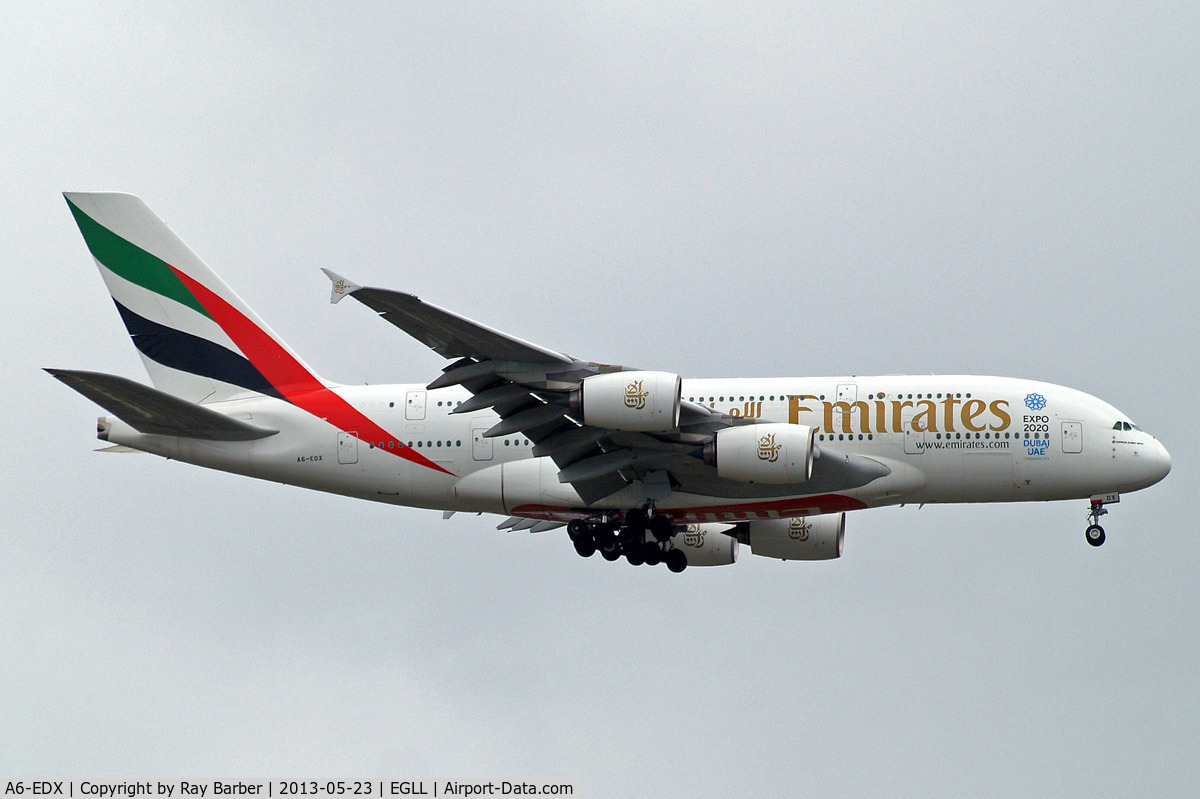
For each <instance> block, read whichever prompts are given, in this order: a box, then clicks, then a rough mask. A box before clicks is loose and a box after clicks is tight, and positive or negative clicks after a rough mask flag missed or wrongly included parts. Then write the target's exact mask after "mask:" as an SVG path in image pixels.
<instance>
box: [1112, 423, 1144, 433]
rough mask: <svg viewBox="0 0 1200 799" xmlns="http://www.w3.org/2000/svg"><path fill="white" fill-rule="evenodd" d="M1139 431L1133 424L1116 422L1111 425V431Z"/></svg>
mask: <svg viewBox="0 0 1200 799" xmlns="http://www.w3.org/2000/svg"><path fill="white" fill-rule="evenodd" d="M1141 429H1142V428H1140V427H1138V426H1137V425H1136V424H1134V423H1133V422H1117V423H1116V424H1114V425H1113V430H1137V431H1139V432H1140V431H1141Z"/></svg>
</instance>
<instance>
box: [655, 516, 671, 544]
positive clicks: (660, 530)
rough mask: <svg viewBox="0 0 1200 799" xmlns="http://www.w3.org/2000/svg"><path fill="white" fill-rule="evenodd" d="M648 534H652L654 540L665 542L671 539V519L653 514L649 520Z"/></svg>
mask: <svg viewBox="0 0 1200 799" xmlns="http://www.w3.org/2000/svg"><path fill="white" fill-rule="evenodd" d="M650 532H651V533H653V534H654V538H655V540H658V541H666V540H667V539H668V538H670V537H671V532H672V530H671V517H670V516H664V515H662V514H655V515H654V516H653V517H652V518H651V519H650Z"/></svg>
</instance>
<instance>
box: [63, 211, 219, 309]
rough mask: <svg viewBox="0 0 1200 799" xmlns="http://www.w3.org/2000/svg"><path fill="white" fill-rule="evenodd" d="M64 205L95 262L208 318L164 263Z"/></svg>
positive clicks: (81, 213)
mask: <svg viewBox="0 0 1200 799" xmlns="http://www.w3.org/2000/svg"><path fill="white" fill-rule="evenodd" d="M67 205H69V206H70V207H71V213H72V214H73V215H74V216H75V224H77V225H79V232H80V233H82V234H83V240H84V241H86V242H87V247H88V249H89V250H91V251H92V255H94V256H95V257H96V260H97V261H99V262H100V263H102V264H104V265H105V266H106V267H108V268H109V269H111V270H112V271H113V272H115V273H116V274H118V275H120V276H121V277H123V278H125V279H126V280H128V281H129V282H131V283H136V284H137V285H139V286H141V287H142V288H146V289H149V290H150V291H153V292H154V293H156V294H161V295H162V296H164V297H167V298H168V299H172V300H175V301H176V302H178V303H180V304H182V305H186V306H187V307H189V308H191V309H193V310H195V311H198V312H199V313H202V314H204V315H205V316H209V313H208V311H206V310H204V306H202V305H201V304H200V302H199V301H198V300H197V299H196V298H195V297H194V296H192V293H191V292H190V291H188V290H187V287H185V286H184V285H183V282H182V281H180V279H179V278H178V277H176V275H175V273H174V272H172V271H171V267H169V266H168V265H167V262H166V261H164V260H162V259H161V258H158V257H156V256H154V255H151V254H150V253H148V252H146V251H145V250H143V249H142V248H141V247H138V246H137V245H136V244H131V243H130V242H128V241H126V240H125V239H123V238H121V237H120V236H118V235H117V234H116V233H113V232H112V231H111V230H109V229H108V228H106V227H104V226H103V225H101V224H100V223H99V222H97V221H96V220H94V219H92V218H91V217H90V216H88V215H87V214H85V213H84V212H83V211H81V210H79V208H78V207H76V205H75V203H73V202H71V201H70V200H67ZM209 318H212V317H211V316H209Z"/></svg>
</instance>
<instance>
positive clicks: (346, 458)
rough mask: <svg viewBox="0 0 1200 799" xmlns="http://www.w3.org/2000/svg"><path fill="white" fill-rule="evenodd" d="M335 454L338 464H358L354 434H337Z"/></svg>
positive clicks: (356, 439) (356, 440) (356, 438)
mask: <svg viewBox="0 0 1200 799" xmlns="http://www.w3.org/2000/svg"><path fill="white" fill-rule="evenodd" d="M326 441H328V439H326ZM337 453H338V463H358V436H356V435H355V434H354V433H338V438H337Z"/></svg>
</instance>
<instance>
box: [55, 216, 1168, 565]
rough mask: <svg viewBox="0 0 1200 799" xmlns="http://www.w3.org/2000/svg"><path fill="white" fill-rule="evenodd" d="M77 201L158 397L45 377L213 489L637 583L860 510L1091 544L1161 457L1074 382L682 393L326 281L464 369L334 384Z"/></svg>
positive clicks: (79, 377)
mask: <svg viewBox="0 0 1200 799" xmlns="http://www.w3.org/2000/svg"><path fill="white" fill-rule="evenodd" d="M65 197H66V200H67V204H68V206H69V207H70V210H71V213H72V214H73V215H74V217H75V221H76V223H77V224H78V226H79V229H80V231H81V232H82V234H83V238H84V241H85V242H86V244H87V247H88V249H89V250H90V251H91V254H92V256H93V258H94V260H95V262H96V265H97V267H98V268H99V270H100V274H101V276H102V277H103V279H104V282H105V284H106V286H107V287H108V290H109V293H110V294H111V295H112V298H113V300H114V302H115V303H116V305H117V310H118V312H119V313H120V316H121V319H122V321H123V322H124V323H125V327H126V328H127V329H128V331H129V333H130V335H131V337H132V338H133V342H134V345H135V346H136V347H137V350H138V352H139V354H140V355H141V357H142V361H143V363H144V364H145V366H146V370H147V371H148V372H149V375H150V379H151V382H152V383H153V384H154V387H153V388H151V387H149V386H146V385H143V384H141V383H138V382H135V381H132V380H129V379H126V378H124V377H118V376H115V375H107V374H101V373H97V372H85V371H76V370H64V369H49V370H47V371H49V372H50V373H51V374H52V375H53V376H54V377H56V378H58V379H59V380H61V381H62V382H64V383H66V384H67V385H68V386H70V387H71V388H74V389H75V390H77V391H79V392H80V393H81V394H83V395H84V396H86V397H88V398H89V399H91V400H93V401H95V402H96V403H97V404H99V405H100V406H102V407H103V408H104V409H105V410H107V411H108V412H109V414H110V415H108V416H102V417H100V419H99V421H98V423H97V434H98V436H99V438H100V439H101V440H102V441H105V442H109V444H111V445H112V446H110V447H109V449H111V450H119V451H128V450H137V451H141V452H149V453H153V454H155V455H161V456H163V457H166V458H173V459H175V460H180V461H185V462H188V463H193V464H196V465H199V466H205V467H208V468H212V469H220V470H222V471H227V472H234V473H237V474H243V475H248V476H251V477H258V478H262V479H266V480H273V481H276V482H280V483H286V484H290V485H296V486H302V487H305V488H312V489H317V490H320V491H328V492H332V493H336V494H344V495H347V496H352V497H358V498H360V499H369V500H374V501H376V502H387V503H391V504H395V505H408V506H413V507H419V508H430V509H435V510H441V511H444V512H445V514H446V515H448V514H450V513H453V512H456V511H465V512H472V513H494V514H502V515H503V516H504V517H505V519H504V520H503V521H502V522H501V523H500V525H499V527H500V528H501V529H510V530H523V529H529V530H532V531H535V532H540V531H545V530H551V529H556V528H560V527H566V531H567V534H568V536H569V537H570V539H571V541H572V543H573V544H574V547H575V549H576V551H577V552H578V553H579V554H580V555H583V556H585V557H588V556H591V555H594V554H595V553H597V552H599V553H601V555H602V556H603V557H604V558H606V559H608V560H617V559H619V558H622V557H623V558H625V559H626V560H627V561H628V562H629V563H631V564H634V565H641V564H650V565H655V564H657V563H665V564H666V565H667V567H668V568H669V569H670V570H671V571H675V572H678V571H682V570H683V569H685V568H686V567H688V566H713V565H724V564H730V563H733V562H734V561H736V560H737V557H738V552H739V545H741V544H746V545H749V547H750V550H751V552H752V553H753V554H755V555H765V556H767V557H772V558H780V559H784V560H823V559H829V558H837V557H839V556H840V555H841V554H842V546H843V539H844V533H845V524H846V521H845V519H846V513H847V512H848V511H853V510H861V509H864V508H874V507H881V506H885V505H899V504H908V503H935V502H1023V501H1044V500H1068V499H1086V500H1088V501H1089V505H1088V519H1089V524H1088V526H1087V529H1086V539H1087V541H1088V543H1089V544H1092V545H1093V546H1099V545H1101V544H1102V543H1104V538H1105V534H1104V530H1103V529H1102V528H1101V527H1100V524H1099V521H1100V517H1101V516H1102V515H1103V514H1105V513H1107V509H1106V508H1105V506H1106V505H1108V504H1111V503H1114V502H1117V501H1119V499H1120V495H1121V494H1122V493H1125V492H1130V491H1137V490H1138V489H1142V488H1146V487H1147V486H1150V485H1153V484H1155V483H1157V482H1158V481H1160V480H1162V479H1163V478H1164V477H1165V476H1166V475H1167V473H1168V472H1169V471H1170V469H1171V459H1170V456H1169V455H1168V454H1167V450H1166V449H1165V448H1164V447H1163V445H1162V444H1160V443H1159V442H1158V441H1157V440H1156V439H1155V438H1154V437H1153V436H1151V435H1150V434H1148V433H1146V432H1143V431H1142V430H1141V429H1139V428H1138V427H1137V426H1136V425H1134V424H1133V423H1132V422H1131V421H1130V419H1129V417H1128V416H1126V415H1125V414H1124V413H1121V412H1120V411H1118V410H1117V409H1116V408H1114V407H1113V406H1112V405H1109V404H1108V403H1106V402H1104V401H1102V400H1099V399H1097V398H1096V397H1093V396H1090V395H1088V394H1085V393H1083V392H1081V391H1076V390H1074V389H1070V388H1064V387H1062V386H1057V385H1052V384H1049V383H1042V382H1037V381H1033V380H1022V379H1014V378H1005V377H979V376H969V375H942V376H921V377H910V376H886V377H857V376H856V377H805V378H777V379H683V378H681V377H679V376H678V375H675V374H671V373H667V372H660V371H642V370H637V369H632V368H629V367H624V366H616V365H609V364H602V363H596V362H593V361H586V360H581V359H579V358H574V357H571V356H569V355H564V354H563V353H560V352H555V351H554V350H550V349H546V348H545V347H541V346H538V345H537V344H533V343H530V342H528V341H523V340H521V339H519V338H516V337H513V336H510V335H507V334H505V333H502V332H500V331H498V330H494V329H492V328H490V327H487V326H485V325H482V324H479V323H478V322H473V321H471V320H469V319H467V318H465V317H462V316H459V315H457V314H454V313H452V312H450V311H447V310H444V309H442V308H439V307H437V306H435V305H432V304H430V303H427V302H424V301H423V300H421V299H418V298H417V297H415V296H413V295H411V294H405V293H401V292H397V291H389V290H386V289H379V288H370V287H363V286H359V285H356V284H354V283H352V282H350V281H349V280H347V279H346V278H344V277H342V276H340V275H337V274H335V273H333V272H330V271H328V270H325V271H326V274H327V275H328V276H329V278H330V279H331V280H332V282H333V289H332V294H331V299H332V301H333V302H335V303H336V302H338V301H340V300H342V299H344V298H345V297H353V298H354V299H355V300H357V301H358V302H360V303H362V304H363V305H365V306H367V307H368V308H370V309H371V310H373V311H375V312H376V313H377V314H379V315H380V316H381V317H382V318H383V319H384V320H385V321H387V322H390V323H391V324H393V325H395V326H396V327H398V328H400V329H401V330H403V331H404V332H406V333H408V334H409V335H411V336H413V337H414V338H416V339H417V340H418V341H420V342H421V343H422V344H424V345H426V346H427V347H429V348H431V349H433V350H434V351H435V352H437V353H438V354H440V355H442V356H444V357H445V358H446V359H448V360H449V363H448V364H447V365H446V367H445V368H444V369H443V370H442V372H441V374H439V375H437V376H436V377H434V379H433V380H432V381H430V382H429V383H427V384H403V385H372V386H346V385H338V384H336V383H332V382H329V381H327V380H324V379H322V378H320V377H318V376H317V375H316V374H315V373H314V372H313V371H312V370H311V369H310V368H309V367H308V366H306V365H305V364H304V362H303V361H302V360H301V359H300V357H299V356H298V355H296V354H295V353H294V352H293V351H292V350H291V349H290V348H289V347H288V346H287V345H286V344H285V343H284V342H283V341H282V340H281V339H280V338H279V337H278V336H277V335H275V334H274V333H273V332H272V331H271V330H270V328H268V327H267V326H266V325H265V324H264V323H263V322H262V321H261V320H260V319H259V318H258V317H257V316H256V315H255V313H254V312H253V311H251V310H250V308H249V307H247V306H246V304H245V303H243V302H242V300H241V299H239V298H238V296H237V295H236V294H234V293H233V292H232V291H231V290H230V289H229V287H228V286H226V285H225V283H224V282H223V281H222V280H221V279H220V278H219V277H217V275H216V274H215V273H213V272H212V270H210V269H209V268H208V267H207V266H205V264H204V263H203V262H202V261H201V260H200V259H199V258H198V257H197V256H196V255H195V254H194V253H193V252H192V251H191V250H190V249H189V248H188V247H187V246H186V245H185V244H184V243H183V242H182V241H181V240H180V239H179V238H178V237H177V236H176V235H175V234H174V233H173V232H172V231H171V230H170V229H169V228H168V227H167V226H166V225H165V224H164V223H163V222H162V221H161V220H160V219H159V218H158V217H157V216H155V214H154V213H153V212H152V211H151V210H150V209H149V208H148V207H147V206H146V205H145V204H144V203H143V202H142V201H141V200H140V199H138V198H137V197H134V196H132V195H128V194H108V193H103V194H99V193H68V194H66V195H65Z"/></svg>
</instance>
